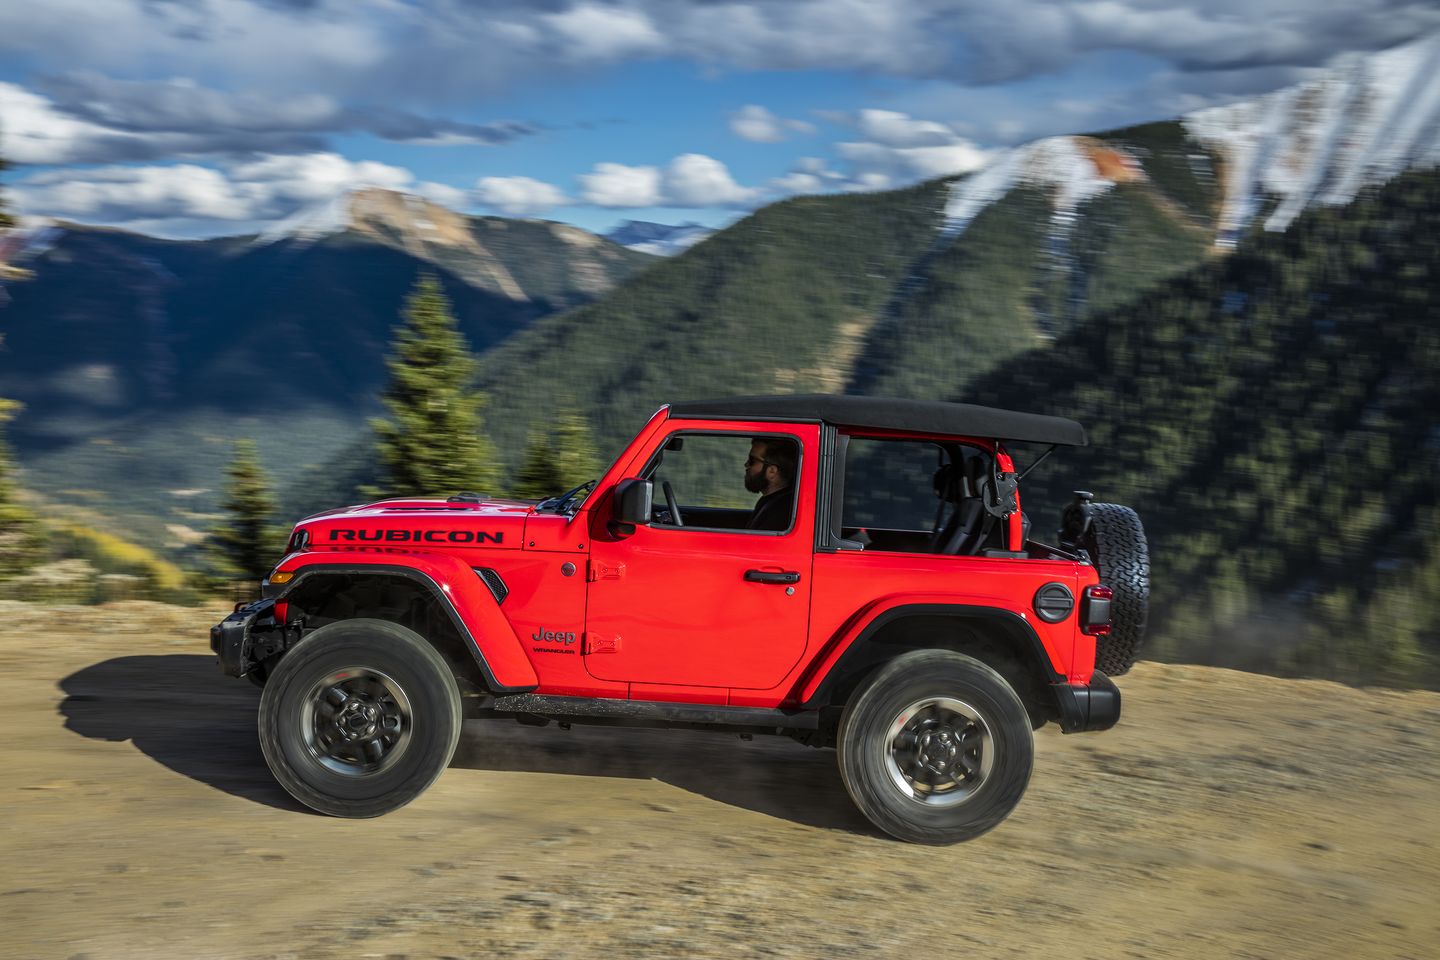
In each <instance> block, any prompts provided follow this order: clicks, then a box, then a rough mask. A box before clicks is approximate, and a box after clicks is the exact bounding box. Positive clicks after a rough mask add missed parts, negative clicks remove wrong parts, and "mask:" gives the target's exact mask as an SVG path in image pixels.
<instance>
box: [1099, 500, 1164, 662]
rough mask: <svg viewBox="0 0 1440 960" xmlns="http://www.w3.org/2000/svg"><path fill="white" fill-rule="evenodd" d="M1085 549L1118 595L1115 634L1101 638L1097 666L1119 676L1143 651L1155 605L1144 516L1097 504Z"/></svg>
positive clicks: (1113, 613)
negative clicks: (1146, 629)
mask: <svg viewBox="0 0 1440 960" xmlns="http://www.w3.org/2000/svg"><path fill="white" fill-rule="evenodd" d="M1085 548H1086V549H1087V550H1089V551H1090V557H1091V559H1092V560H1094V561H1095V568H1096V570H1097V572H1098V573H1099V574H1100V582H1101V583H1102V584H1104V585H1105V586H1107V587H1109V588H1110V589H1111V590H1112V591H1114V594H1115V597H1114V599H1113V600H1112V601H1111V604H1110V632H1109V633H1108V634H1106V635H1105V636H1103V637H1096V638H1095V666H1096V667H1097V668H1099V669H1100V670H1103V671H1104V672H1105V673H1107V674H1109V675H1110V676H1112V677H1118V676H1119V675H1120V674H1122V673H1124V672H1126V671H1127V670H1129V669H1130V667H1131V666H1132V665H1133V664H1134V663H1135V658H1136V657H1137V656H1139V654H1140V646H1141V644H1142V643H1143V642H1144V640H1145V621H1146V616H1147V613H1148V610H1149V606H1150V548H1149V546H1148V545H1147V544H1146V541H1145V528H1144V527H1143V526H1141V524H1140V515H1139V514H1137V513H1136V512H1135V511H1134V510H1131V509H1130V508H1129V507H1125V506H1121V505H1120V504H1118V503H1094V504H1091V505H1090V529H1089V530H1088V531H1087V532H1086V534H1085Z"/></svg>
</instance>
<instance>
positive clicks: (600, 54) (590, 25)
mask: <svg viewBox="0 0 1440 960" xmlns="http://www.w3.org/2000/svg"><path fill="white" fill-rule="evenodd" d="M539 20H540V22H541V23H542V24H543V25H544V27H548V28H549V29H550V30H552V31H553V32H554V34H555V35H556V37H557V39H558V40H559V42H560V44H561V46H562V55H563V56H565V57H566V58H568V59H575V60H581V61H587V60H598V61H613V60H623V59H625V58H627V57H631V56H647V55H650V54H654V53H660V52H663V51H664V50H665V49H666V47H667V46H668V45H667V43H666V40H665V37H663V36H662V35H661V34H660V32H659V31H658V30H656V29H655V27H654V25H653V24H652V23H651V21H650V17H649V15H648V14H647V13H646V12H645V11H644V10H639V9H633V8H626V7H621V6H614V5H611V4H596V3H584V2H582V3H579V4H577V5H575V6H573V7H571V8H570V9H568V10H563V11H561V12H559V13H543V14H541V15H540V16H539Z"/></svg>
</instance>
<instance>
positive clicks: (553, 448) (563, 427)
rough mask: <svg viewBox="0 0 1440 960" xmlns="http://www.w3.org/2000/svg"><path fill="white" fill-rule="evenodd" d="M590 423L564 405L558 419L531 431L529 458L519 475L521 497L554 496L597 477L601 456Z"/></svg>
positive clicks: (528, 448) (515, 489) (527, 454)
mask: <svg viewBox="0 0 1440 960" xmlns="http://www.w3.org/2000/svg"><path fill="white" fill-rule="evenodd" d="M591 433H592V432H591V429H590V425H589V424H588V423H586V422H585V418H584V417H583V416H581V415H580V414H579V413H576V412H575V410H574V409H573V408H570V407H562V408H561V409H560V411H559V412H558V413H557V414H556V415H555V418H554V422H553V423H550V424H542V425H541V426H540V427H538V428H537V429H536V430H534V431H532V432H531V434H530V442H529V444H528V445H527V446H526V448H525V459H524V460H523V461H522V463H521V466H520V470H519V472H518V473H517V474H516V475H515V488H514V489H513V490H512V491H511V493H513V494H514V495H515V496H517V497H529V498H537V499H538V498H540V497H553V496H555V495H556V494H557V493H563V492H564V491H566V490H569V489H570V488H571V487H575V486H578V485H580V484H582V483H584V482H585V481H586V480H590V479H593V478H595V477H596V476H597V475H598V474H599V472H600V470H599V457H597V456H596V454H595V445H594V443H593V441H592V440H591Z"/></svg>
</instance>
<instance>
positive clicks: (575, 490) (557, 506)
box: [535, 480, 600, 513]
mask: <svg viewBox="0 0 1440 960" xmlns="http://www.w3.org/2000/svg"><path fill="white" fill-rule="evenodd" d="M599 482H600V481H599V480H586V481H585V482H584V483H582V484H580V485H579V486H578V487H572V488H571V489H569V490H566V491H565V492H564V493H562V494H560V495H559V496H558V497H547V498H546V499H544V500H541V501H540V502H539V503H537V504H535V511H536V512H537V513H549V512H551V511H554V512H555V513H564V512H566V510H568V509H569V507H570V501H572V500H576V499H579V500H584V498H585V496H586V495H588V494H589V493H590V491H591V490H594V489H595V485H596V484H597V483H599ZM575 505H576V506H577V507H578V506H579V505H580V504H579V503H576V504H575Z"/></svg>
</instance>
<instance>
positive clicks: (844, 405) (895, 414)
mask: <svg viewBox="0 0 1440 960" xmlns="http://www.w3.org/2000/svg"><path fill="white" fill-rule="evenodd" d="M670 416H672V417H684V418H686V419H690V420H792V421H795V420H799V421H810V420H815V421H823V422H825V423H833V424H835V425H836V426H840V427H862V428H871V429H879V430H907V431H913V432H915V433H942V434H949V435H951V436H959V437H977V438H985V439H989V440H1018V441H1024V442H1029V443H1055V444H1061V445H1064V446H1068V447H1083V446H1085V442H1086V441H1085V428H1084V427H1082V426H1080V424H1078V423H1076V422H1075V421H1074V420H1066V419H1065V418H1064V417H1045V416H1041V415H1040V414H1036V413H1017V412H1016V411H1014V410H997V409H996V408H994V407H981V406H976V405H975V404H970V403H943V402H941V401H938V400H893V399H888V398H885V397H848V396H836V395H833V394H827V393H812V394H786V395H782V396H774V397H725V398H723V399H719V400H687V401H685V402H684V403H672V404H671V405H670Z"/></svg>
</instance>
